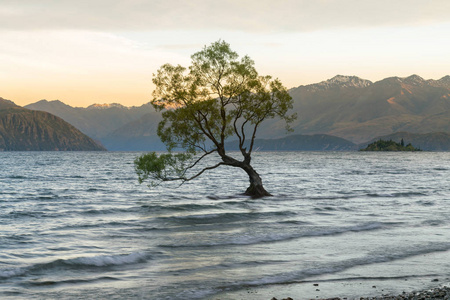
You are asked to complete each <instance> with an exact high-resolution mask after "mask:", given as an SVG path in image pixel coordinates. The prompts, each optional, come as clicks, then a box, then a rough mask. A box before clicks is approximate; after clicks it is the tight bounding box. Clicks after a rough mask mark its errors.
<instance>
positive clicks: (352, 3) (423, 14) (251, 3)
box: [0, 0, 450, 32]
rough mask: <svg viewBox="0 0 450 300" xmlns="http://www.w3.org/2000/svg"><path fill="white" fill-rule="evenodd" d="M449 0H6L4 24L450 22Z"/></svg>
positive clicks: (225, 26) (306, 26)
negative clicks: (449, 19)
mask: <svg viewBox="0 0 450 300" xmlns="http://www.w3.org/2000/svg"><path fill="white" fill-rule="evenodd" d="M449 13H450V1H448V0H396V1H392V0H364V1H361V0H278V1H273V0H247V1H241V0H222V1H210V0H191V1H185V0H166V1H159V0H87V1H86V0H79V1H73V0H40V1H35V0H21V1H17V0H2V2H1V4H0V28H2V29H3V30H8V29H10V30H11V29H13V30H28V29H83V30H100V31H105V30H106V31H108V30H112V31H153V30H179V29H183V30H189V29H192V30H199V29H204V30H210V29H214V30H217V29H220V30H241V31H253V32H258V31H262V32H270V31H284V32H289V31H314V30H322V29H330V28H333V29H335V28H348V27H373V26H390V25H395V26H404V25H408V26H410V25H422V24H432V23H441V22H447V21H448V15H449Z"/></svg>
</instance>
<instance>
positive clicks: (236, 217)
mask: <svg viewBox="0 0 450 300" xmlns="http://www.w3.org/2000/svg"><path fill="white" fill-rule="evenodd" d="M296 215H297V213H295V212H291V211H271V212H252V211H249V212H227V213H209V214H191V215H185V216H168V217H158V218H157V219H158V220H160V221H164V222H171V223H176V224H188V225H192V224H216V223H233V222H242V221H246V220H251V221H252V222H253V221H254V220H258V219H266V218H267V219H270V218H273V217H279V216H281V217H289V216H296Z"/></svg>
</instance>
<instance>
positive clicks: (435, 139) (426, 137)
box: [358, 132, 450, 151]
mask: <svg viewBox="0 0 450 300" xmlns="http://www.w3.org/2000/svg"><path fill="white" fill-rule="evenodd" d="M379 139H381V140H392V141H395V142H397V143H400V142H401V140H402V139H403V141H404V143H405V144H409V143H411V144H412V145H413V146H415V147H417V148H419V149H421V150H425V151H450V133H445V132H434V133H425V134H417V133H409V132H396V133H393V134H389V135H385V136H380V137H377V138H375V139H372V140H370V141H368V142H366V143H361V144H360V145H358V147H359V148H364V147H366V146H367V145H368V144H371V143H373V142H375V141H377V140H379Z"/></svg>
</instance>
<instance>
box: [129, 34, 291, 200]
mask: <svg viewBox="0 0 450 300" xmlns="http://www.w3.org/2000/svg"><path fill="white" fill-rule="evenodd" d="M191 59H192V62H191V65H190V66H189V69H187V68H185V67H182V66H180V65H177V66H173V65H170V64H165V65H163V66H161V68H160V69H159V70H158V71H157V73H156V74H154V76H153V83H154V84H155V86H156V89H155V90H154V92H153V100H152V104H153V106H154V107H155V108H156V109H157V110H160V111H163V113H162V117H163V120H162V121H161V122H160V124H159V126H158V136H159V137H160V138H161V141H162V142H164V144H165V145H166V147H167V150H168V153H167V154H161V155H158V154H156V153H155V152H152V153H148V154H144V155H142V156H140V157H138V158H137V159H136V160H135V169H136V172H137V174H138V176H139V182H140V183H142V182H143V181H145V180H150V182H151V184H160V183H161V182H164V181H177V180H178V181H181V182H186V181H190V180H192V179H194V178H197V177H198V176H200V175H202V174H203V173H204V172H205V171H208V170H212V169H215V168H218V167H221V166H230V167H235V168H240V169H242V170H243V171H245V172H246V173H247V175H248V176H249V180H250V186H249V187H248V188H247V190H246V192H245V194H246V195H249V196H253V197H262V196H270V193H268V192H267V191H266V190H265V189H264V187H263V184H262V180H261V178H260V176H259V174H258V173H257V172H256V171H255V170H254V169H253V167H252V166H251V155H252V153H253V151H254V140H255V137H256V133H257V130H258V128H259V127H260V125H261V123H262V122H263V121H265V120H267V119H271V118H280V119H282V120H284V121H286V128H287V129H288V130H289V129H290V128H289V123H290V122H292V121H293V120H294V119H295V118H296V115H288V114H287V112H288V110H289V109H291V108H292V98H291V96H290V95H289V94H288V92H287V89H286V88H285V87H284V86H283V85H282V83H281V82H280V81H279V80H278V79H272V78H271V77H270V76H259V75H258V73H257V71H256V70H255V67H254V62H253V60H251V59H250V58H249V57H248V56H244V57H242V58H241V59H239V56H238V54H237V53H236V52H234V51H232V50H231V49H230V45H229V44H227V43H226V42H224V41H217V42H215V43H212V44H211V45H210V46H208V47H206V46H205V47H204V48H203V50H201V51H199V52H197V53H195V54H194V55H192V56H191ZM232 136H234V137H235V138H237V140H238V143H239V152H240V156H241V159H237V158H234V157H232V156H230V155H229V153H228V152H227V149H225V141H226V140H227V139H228V138H230V137H232ZM178 149H183V150H184V152H182V153H173V151H174V150H178ZM213 154H215V155H217V156H218V158H219V162H218V163H216V164H213V165H209V166H206V167H202V168H201V169H200V170H198V169H197V170H195V168H196V167H198V166H199V165H200V164H201V163H200V162H201V161H203V160H204V159H205V158H206V157H208V156H210V155H213ZM194 170H195V171H194Z"/></svg>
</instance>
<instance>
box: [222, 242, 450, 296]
mask: <svg viewBox="0 0 450 300" xmlns="http://www.w3.org/2000/svg"><path fill="white" fill-rule="evenodd" d="M402 250H403V252H400V253H394V254H385V253H380V254H374V255H372V256H366V257H363V258H355V259H349V260H345V261H341V262H336V263H334V264H331V265H328V266H324V267H320V266H319V267H316V268H309V269H304V270H300V271H294V272H286V273H279V274H274V275H270V276H265V277H261V278H259V279H255V280H250V281H244V282H240V283H234V284H231V285H230V286H227V287H220V288H221V289H225V290H238V289H241V288H248V287H260V286H266V285H285V284H293V283H299V282H305V279H307V278H310V277H315V276H320V275H325V274H334V273H338V272H342V271H345V270H347V269H350V268H353V267H357V266H365V265H372V264H380V263H388V262H393V261H397V260H403V259H407V258H410V257H414V256H419V255H426V254H431V253H435V252H444V251H448V250H450V243H437V244H433V245H428V247H423V248H417V249H411V248H404V249H402ZM424 276H425V275H424ZM426 276H436V274H428V275H426ZM357 279H360V278H357ZM363 279H364V278H363ZM334 280H337V279H331V280H326V281H334ZM342 280H345V279H342ZM316 281H317V280H316Z"/></svg>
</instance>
